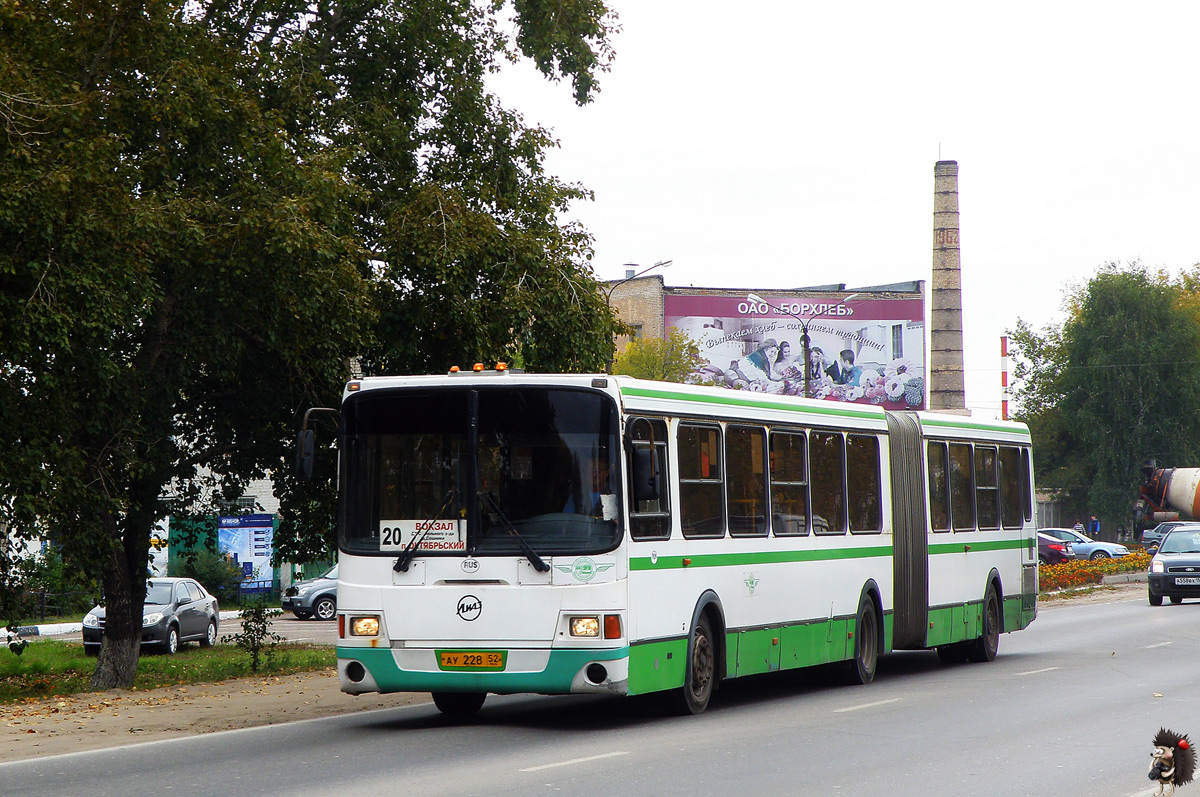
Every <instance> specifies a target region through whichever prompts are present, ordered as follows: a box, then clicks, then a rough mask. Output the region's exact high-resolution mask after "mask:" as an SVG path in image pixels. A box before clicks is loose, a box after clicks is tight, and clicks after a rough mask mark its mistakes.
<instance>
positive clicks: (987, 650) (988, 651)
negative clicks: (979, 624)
mask: <svg viewBox="0 0 1200 797" xmlns="http://www.w3.org/2000/svg"><path fill="white" fill-rule="evenodd" d="M1000 623H1001V620H1000V600H999V599H998V598H997V597H996V588H995V587H994V586H993V585H991V584H988V588H987V595H985V596H984V598H983V633H982V634H981V635H980V636H979V637H978V638H976V639H973V640H971V641H970V642H968V643H967V658H968V659H969V660H970V661H977V662H983V661H994V660H995V658H996V651H997V650H999V649H1000Z"/></svg>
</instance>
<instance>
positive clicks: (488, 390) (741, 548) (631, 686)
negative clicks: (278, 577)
mask: <svg viewBox="0 0 1200 797" xmlns="http://www.w3.org/2000/svg"><path fill="white" fill-rule="evenodd" d="M304 434H311V433H302V438H303V436H304ZM309 445H310V446H311V437H310V440H309ZM1032 472H1033V471H1032V458H1031V446H1030V439H1029V432H1028V430H1027V429H1026V427H1025V426H1023V425H1021V424H1016V423H1007V422H1000V421H977V420H972V419H971V418H969V417H963V416H956V415H948V414H935V413H926V412H899V411H887V410H884V409H882V408H880V407H875V406H871V405H858V404H846V403H834V402H822V401H811V400H805V399H800V398H794V397H787V396H772V395H767V394H762V393H751V392H743V391H730V390H724V389H720V388H707V387H696V386H689V385H679V384H669V383H662V382H648V381H642V380H637V379H630V378H627V377H622V376H606V375H545V374H520V373H516V372H511V371H504V370H499V371H488V372H482V373H480V372H464V373H451V374H448V375H445V376H413V377H371V378H365V379H360V380H357V381H353V382H350V383H349V384H348V385H347V388H346V392H345V396H344V400H343V404H342V407H341V417H340V424H339V474H338V479H339V492H340V509H339V532H338V534H339V536H338V539H339V562H340V565H339V580H338V621H339V629H338V646H337V656H338V675H339V678H340V682H341V688H342V689H343V690H344V691H346V692H350V693H364V692H406V691H419V692H431V693H432V694H433V698H434V702H435V703H436V704H437V706H438V707H439V708H440V709H441V710H442V711H445V712H448V713H454V714H471V713H473V712H475V711H477V710H478V709H479V708H480V707H481V706H482V705H483V701H484V697H485V696H486V695H487V694H488V693H489V692H491V693H498V694H511V693H522V692H530V693H542V694H568V693H609V694H619V695H640V694H646V693H652V692H661V693H663V694H664V696H665V697H667V698H668V700H669V701H670V702H671V703H672V704H673V705H674V706H675V707H676V708H677V709H678V710H679V711H681V712H683V713H688V712H690V713H699V712H701V711H703V710H704V709H705V708H706V706H707V705H708V703H709V699H710V697H711V696H712V693H713V691H714V690H715V689H716V688H717V687H718V686H719V684H720V683H721V682H722V681H723V680H724V679H728V678H736V677H738V676H743V675H750V674H756V673H766V672H772V671H776V670H786V669H792V668H797V667H808V666H812V665H819V664H828V663H832V662H844V663H845V665H844V666H845V669H846V671H847V673H848V674H849V676H850V679H851V680H852V681H856V682H859V683H868V682H870V681H871V680H872V678H873V677H874V675H875V670H876V664H877V660H878V657H879V655H880V654H881V653H886V652H889V651H893V650H922V649H936V650H937V652H938V654H939V656H940V657H941V658H942V660H943V661H945V662H960V661H965V660H968V659H969V660H973V661H990V660H991V659H993V658H994V657H995V655H996V651H997V646H998V641H999V635H1000V633H1002V632H1011V631H1016V630H1019V629H1022V628H1025V627H1026V626H1027V625H1029V623H1030V622H1031V621H1032V620H1033V619H1034V617H1035V615H1036V613H1037V563H1038V560H1037V550H1036V549H1037V545H1036V531H1035V523H1034V513H1033V483H1032V482H1033V479H1032Z"/></svg>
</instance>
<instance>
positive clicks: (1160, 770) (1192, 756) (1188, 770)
mask: <svg viewBox="0 0 1200 797" xmlns="http://www.w3.org/2000/svg"><path fill="white" fill-rule="evenodd" d="M1153 744H1154V752H1153V753H1151V754H1150V759H1151V761H1150V780H1156V781H1158V791H1156V792H1154V795H1155V797H1170V795H1172V794H1174V793H1175V787H1176V786H1183V785H1184V784H1186V783H1191V782H1192V774H1193V773H1194V772H1195V770H1196V753H1195V751H1193V750H1192V742H1191V740H1190V739H1188V737H1187V734H1186V733H1184V734H1179V733H1175V732H1174V731H1169V730H1167V729H1166V728H1159V729H1158V733H1156V734H1155V735H1154V741H1153ZM1168 786H1170V787H1171V790H1170V791H1166V788H1167V787H1168Z"/></svg>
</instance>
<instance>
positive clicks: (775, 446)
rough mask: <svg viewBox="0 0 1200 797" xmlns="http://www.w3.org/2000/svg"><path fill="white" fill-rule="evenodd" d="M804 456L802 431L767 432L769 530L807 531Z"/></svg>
mask: <svg viewBox="0 0 1200 797" xmlns="http://www.w3.org/2000/svg"><path fill="white" fill-rule="evenodd" d="M807 468H808V457H807V456H806V455H805V437H804V434H803V433H802V432H797V433H794V434H793V433H790V432H772V433H771V530H772V531H773V532H774V534H775V536H777V537H782V536H787V535H800V534H808V470H807Z"/></svg>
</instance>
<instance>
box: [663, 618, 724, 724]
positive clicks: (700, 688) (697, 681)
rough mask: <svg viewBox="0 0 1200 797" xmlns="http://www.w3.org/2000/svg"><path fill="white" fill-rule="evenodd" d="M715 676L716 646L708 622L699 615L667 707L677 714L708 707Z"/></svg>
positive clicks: (697, 712) (693, 712)
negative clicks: (678, 685)
mask: <svg viewBox="0 0 1200 797" xmlns="http://www.w3.org/2000/svg"><path fill="white" fill-rule="evenodd" d="M716 676H717V648H716V643H715V642H714V641H713V632H712V623H711V622H710V621H709V619H708V615H705V614H701V615H700V619H699V620H697V621H696V626H695V628H693V629H692V635H691V638H690V639H689V640H688V657H687V671H686V672H685V673H684V682H683V687H682V688H681V689H677V690H675V692H674V693H673V694H672V696H671V708H672V709H673V710H674V712H675V713H677V714H685V715H686V714H700V713H703V711H704V710H705V709H706V708H708V701H709V700H710V699H711V698H712V693H713V687H714V686H715V685H716Z"/></svg>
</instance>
